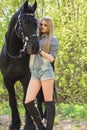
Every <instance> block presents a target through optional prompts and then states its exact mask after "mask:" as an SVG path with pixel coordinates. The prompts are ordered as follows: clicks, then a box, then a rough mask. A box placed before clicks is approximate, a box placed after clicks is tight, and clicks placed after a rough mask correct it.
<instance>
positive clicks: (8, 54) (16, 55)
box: [0, 0, 39, 130]
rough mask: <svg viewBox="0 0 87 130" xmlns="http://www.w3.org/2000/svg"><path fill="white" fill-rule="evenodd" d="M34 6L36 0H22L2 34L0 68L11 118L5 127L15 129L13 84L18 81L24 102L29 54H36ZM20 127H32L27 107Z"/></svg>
mask: <svg viewBox="0 0 87 130" xmlns="http://www.w3.org/2000/svg"><path fill="white" fill-rule="evenodd" d="M36 7H37V3H36V1H35V3H34V4H33V6H30V5H29V4H28V0H26V2H25V3H24V4H23V5H22V6H21V7H20V9H19V10H18V11H17V12H16V13H15V14H14V15H13V17H12V18H11V21H10V24H9V27H8V30H7V32H6V35H5V43H4V45H3V48H2V51H1V55H0V70H1V73H2V75H3V80H4V83H5V86H6V88H7V90H8V93H9V105H10V107H11V112H12V121H11V124H10V126H9V130H19V129H20V126H21V120H20V116H19V112H18V109H17V100H16V95H15V89H14V84H15V83H16V81H20V82H21V83H22V85H23V91H24V98H23V102H24V100H25V95H26V90H27V86H28V83H29V80H30V76H31V74H30V70H29V59H30V55H31V54H37V53H38V50H39V43H38V37H37V35H36V33H37V31H36V29H37V19H36V18H35V10H36ZM25 110H26V108H25ZM24 130H36V128H35V126H34V124H33V121H32V118H31V116H30V115H29V114H28V113H27V111H26V121H25V126H24Z"/></svg>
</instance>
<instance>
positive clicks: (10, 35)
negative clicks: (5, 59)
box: [5, 11, 23, 55]
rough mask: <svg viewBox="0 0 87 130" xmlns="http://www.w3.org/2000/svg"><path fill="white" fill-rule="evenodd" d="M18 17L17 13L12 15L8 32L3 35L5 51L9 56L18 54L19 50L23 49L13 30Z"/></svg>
mask: <svg viewBox="0 0 87 130" xmlns="http://www.w3.org/2000/svg"><path fill="white" fill-rule="evenodd" d="M18 15H19V11H18V12H16V13H15V14H14V15H13V17H12V19H11V21H10V23H9V27H8V31H7V33H6V35H5V39H6V44H7V49H8V51H9V52H10V53H11V54H14V55H16V54H18V53H19V50H20V49H22V47H23V45H22V44H23V43H22V41H21V40H20V39H19V38H18V37H17V34H16V33H15V28H14V27H15V24H16V21H17V18H18Z"/></svg>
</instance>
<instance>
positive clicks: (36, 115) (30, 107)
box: [25, 101, 45, 130]
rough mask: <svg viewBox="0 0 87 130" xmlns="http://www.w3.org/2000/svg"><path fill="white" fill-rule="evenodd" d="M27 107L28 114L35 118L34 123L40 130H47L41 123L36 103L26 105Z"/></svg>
mask: <svg viewBox="0 0 87 130" xmlns="http://www.w3.org/2000/svg"><path fill="white" fill-rule="evenodd" d="M25 106H26V108H27V110H28V112H29V113H30V114H31V116H32V117H33V118H34V121H35V123H36V124H37V127H38V130H45V127H44V126H43V124H42V122H41V118H40V114H39V112H38V110H37V108H36V107H35V106H34V101H31V102H29V103H26V104H25Z"/></svg>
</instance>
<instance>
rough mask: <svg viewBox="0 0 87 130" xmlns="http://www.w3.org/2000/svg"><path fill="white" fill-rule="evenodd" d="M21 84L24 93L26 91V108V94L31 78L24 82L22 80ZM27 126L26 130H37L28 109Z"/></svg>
mask: <svg viewBox="0 0 87 130" xmlns="http://www.w3.org/2000/svg"><path fill="white" fill-rule="evenodd" d="M21 83H22V85H23V91H24V98H23V104H24V107H25V103H24V101H25V96H26V92H27V87H28V83H29V78H25V79H23V80H21ZM25 112H26V113H25V114H26V115H25V117H26V119H25V126H24V130H36V126H35V124H34V123H33V120H32V118H31V115H30V114H29V113H28V111H27V109H26V107H25Z"/></svg>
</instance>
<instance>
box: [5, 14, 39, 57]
mask: <svg viewBox="0 0 87 130" xmlns="http://www.w3.org/2000/svg"><path fill="white" fill-rule="evenodd" d="M23 15H25V16H32V17H34V16H35V14H34V13H26V14H21V12H20V14H19V15H18V19H17V23H16V25H15V30H16V28H17V26H18V24H19V28H20V34H21V38H20V36H19V35H18V34H17V36H18V37H19V38H20V39H21V40H22V42H23V43H24V45H23V49H21V50H19V55H18V56H13V55H12V54H10V53H9V52H8V51H7V54H8V56H9V57H11V58H14V59H17V58H21V57H22V54H23V52H24V51H25V49H26V47H27V44H28V41H29V40H30V39H31V38H32V37H37V35H36V34H32V35H30V36H26V35H25V34H24V31H23V26H22V23H21V16H23ZM5 44H6V38H5Z"/></svg>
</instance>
